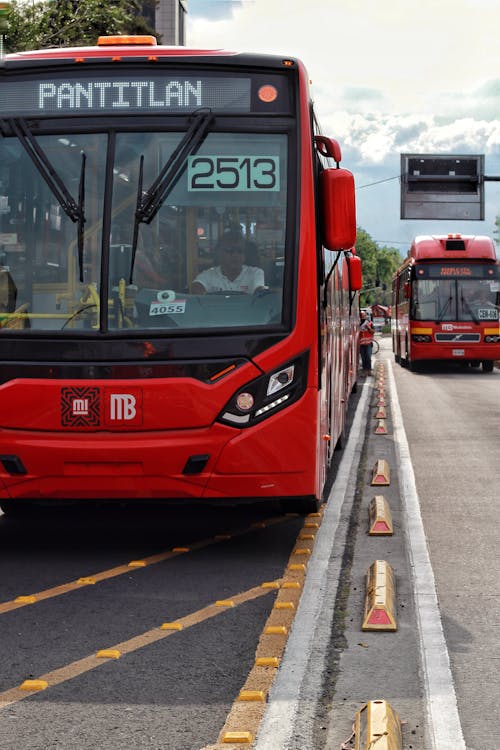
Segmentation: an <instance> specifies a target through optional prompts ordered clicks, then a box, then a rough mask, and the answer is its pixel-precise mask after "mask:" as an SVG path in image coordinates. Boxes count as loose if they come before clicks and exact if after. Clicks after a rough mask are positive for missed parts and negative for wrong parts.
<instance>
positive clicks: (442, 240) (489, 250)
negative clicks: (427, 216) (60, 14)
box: [408, 234, 497, 261]
mask: <svg viewBox="0 0 500 750" xmlns="http://www.w3.org/2000/svg"><path fill="white" fill-rule="evenodd" d="M408 257H409V258H413V259H414V260H415V261H419V260H441V261H442V260H457V259H460V260H473V259H475V260H492V261H496V259H497V257H496V251H495V245H494V243H493V240H492V239H491V238H490V237H486V236H482V235H469V234H442V235H441V234H437V235H419V236H418V237H415V239H414V240H413V242H412V243H411V247H410V251H409V253H408Z"/></svg>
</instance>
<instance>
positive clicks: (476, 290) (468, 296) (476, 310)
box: [411, 274, 500, 324]
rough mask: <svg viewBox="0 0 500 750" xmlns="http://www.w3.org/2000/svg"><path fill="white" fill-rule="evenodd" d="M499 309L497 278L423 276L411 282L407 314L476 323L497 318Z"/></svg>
mask: <svg viewBox="0 0 500 750" xmlns="http://www.w3.org/2000/svg"><path fill="white" fill-rule="evenodd" d="M495 276H496V274H495ZM499 309H500V280H499V279H498V278H495V279H491V280H490V279H484V278H455V279H431V278H426V279H417V280H415V281H414V282H413V293H412V308H411V317H412V318H413V319H414V320H433V321H436V322H442V321H468V322H474V323H476V324H478V323H480V322H481V321H488V320H498V319H499Z"/></svg>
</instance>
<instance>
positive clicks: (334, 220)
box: [320, 169, 356, 250]
mask: <svg viewBox="0 0 500 750" xmlns="http://www.w3.org/2000/svg"><path fill="white" fill-rule="evenodd" d="M320 189H321V214H322V217H321V218H322V227H323V237H322V242H323V245H324V246H325V247H326V248H328V250H350V248H351V247H353V245H354V243H355V241H356V200H355V197H354V177H353V175H352V173H351V172H349V171H348V170H347V169H325V170H323V172H322V173H321V176H320Z"/></svg>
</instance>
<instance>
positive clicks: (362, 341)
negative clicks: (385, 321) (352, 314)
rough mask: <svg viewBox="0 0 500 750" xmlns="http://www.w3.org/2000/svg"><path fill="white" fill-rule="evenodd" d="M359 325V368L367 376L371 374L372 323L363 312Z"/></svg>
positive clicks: (362, 311) (363, 311)
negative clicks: (361, 368)
mask: <svg viewBox="0 0 500 750" xmlns="http://www.w3.org/2000/svg"><path fill="white" fill-rule="evenodd" d="M360 316H361V325H360V327H359V353H360V355H361V366H362V367H363V371H364V372H366V373H367V375H371V374H372V349H373V338H374V328H373V323H372V322H371V320H370V318H369V317H368V315H367V314H366V312H365V310H361V313H360Z"/></svg>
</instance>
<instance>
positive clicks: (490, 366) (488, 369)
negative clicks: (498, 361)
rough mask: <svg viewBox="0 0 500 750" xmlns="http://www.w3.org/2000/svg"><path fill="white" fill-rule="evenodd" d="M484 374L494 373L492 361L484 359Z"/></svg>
mask: <svg viewBox="0 0 500 750" xmlns="http://www.w3.org/2000/svg"><path fill="white" fill-rule="evenodd" d="M483 372H493V361H492V360H491V359H483Z"/></svg>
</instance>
